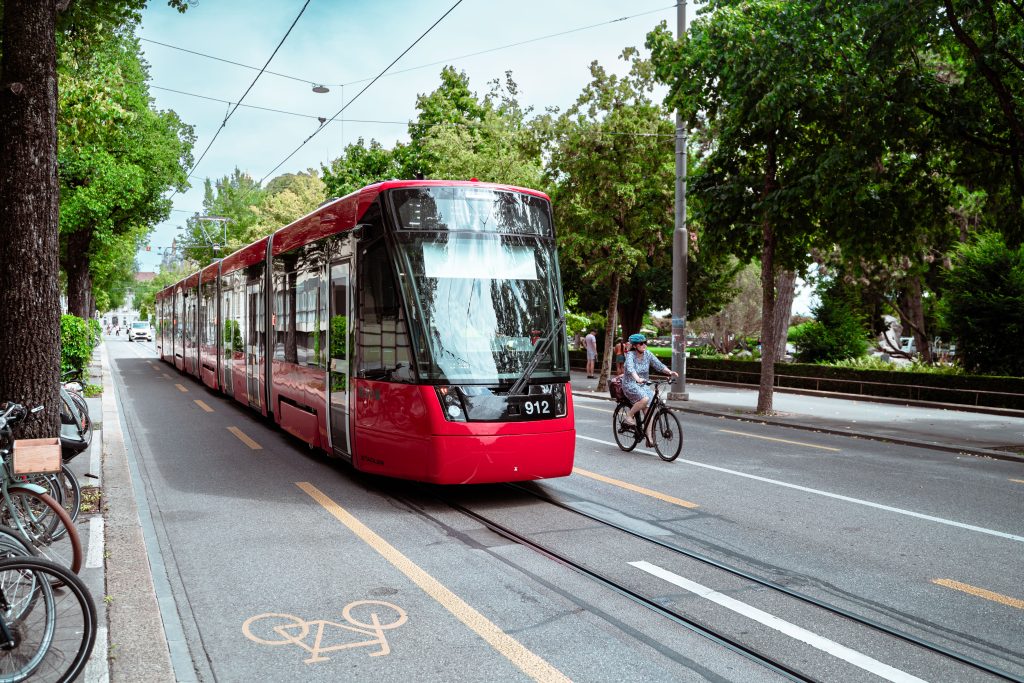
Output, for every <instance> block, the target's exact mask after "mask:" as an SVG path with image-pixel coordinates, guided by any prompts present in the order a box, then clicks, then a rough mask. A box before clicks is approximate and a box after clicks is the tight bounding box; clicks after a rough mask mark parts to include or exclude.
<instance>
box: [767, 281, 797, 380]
mask: <svg viewBox="0 0 1024 683" xmlns="http://www.w3.org/2000/svg"><path fill="white" fill-rule="evenodd" d="M775 291H776V299H775V359H776V360H778V359H779V358H782V357H783V356H785V355H786V337H787V335H788V334H789V319H790V318H791V317H793V297H794V295H795V294H796V273H794V272H793V271H791V270H780V271H779V272H778V275H777V279H776V281H775ZM761 341H762V344H761V347H762V349H763V348H764V343H763V342H764V340H763V339H762V340H761ZM763 353H764V352H763V351H762V354H763Z"/></svg>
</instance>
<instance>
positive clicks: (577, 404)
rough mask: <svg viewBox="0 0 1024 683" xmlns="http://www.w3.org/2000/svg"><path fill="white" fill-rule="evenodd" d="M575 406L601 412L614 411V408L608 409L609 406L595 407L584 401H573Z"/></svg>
mask: <svg viewBox="0 0 1024 683" xmlns="http://www.w3.org/2000/svg"><path fill="white" fill-rule="evenodd" d="M573 407H574V408H586V409H587V410H596V411H597V412H599V413H614V412H615V411H614V410H608V409H607V408H595V407H594V406H588V405H584V404H582V403H576V402H575V401H574V402H573Z"/></svg>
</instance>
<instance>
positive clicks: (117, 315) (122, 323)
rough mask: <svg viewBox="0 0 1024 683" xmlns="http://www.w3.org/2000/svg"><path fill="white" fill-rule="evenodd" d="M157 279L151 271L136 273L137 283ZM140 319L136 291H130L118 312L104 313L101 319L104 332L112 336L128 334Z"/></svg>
mask: <svg viewBox="0 0 1024 683" xmlns="http://www.w3.org/2000/svg"><path fill="white" fill-rule="evenodd" d="M155 277H156V273H154V272H151V271H145V272H141V273H135V282H137V283H138V282H149V281H150V280H152V279H153V278H155ZM139 318H140V316H139V311H138V309H137V308H136V307H135V291H134V290H129V291H128V293H127V295H125V298H124V304H122V305H121V307H120V308H118V309H117V310H116V311H107V312H106V313H104V314H103V317H102V318H101V319H100V325H102V326H103V331H104V332H106V331H107V330H109V331H110V334H115V333H116V332H117V331H120V332H121V333H122V334H127V332H128V328H129V327H131V324H132V323H133V322H135V321H136V320H139Z"/></svg>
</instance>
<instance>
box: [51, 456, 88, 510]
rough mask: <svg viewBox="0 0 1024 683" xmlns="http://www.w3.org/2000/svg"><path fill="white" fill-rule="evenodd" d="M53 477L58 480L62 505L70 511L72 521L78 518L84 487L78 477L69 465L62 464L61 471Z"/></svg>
mask: <svg viewBox="0 0 1024 683" xmlns="http://www.w3.org/2000/svg"><path fill="white" fill-rule="evenodd" d="M53 477H54V479H56V480H57V484H58V489H59V490H60V504H61V506H62V507H63V508H64V509H65V510H67V511H68V517H70V518H71V521H72V522H74V521H76V520H78V513H79V511H80V509H81V507H82V487H81V485H79V483H78V477H76V476H75V473H74V472H72V471H71V470H70V469H68V466H67V465H61V466H60V473H59V474H55V475H53Z"/></svg>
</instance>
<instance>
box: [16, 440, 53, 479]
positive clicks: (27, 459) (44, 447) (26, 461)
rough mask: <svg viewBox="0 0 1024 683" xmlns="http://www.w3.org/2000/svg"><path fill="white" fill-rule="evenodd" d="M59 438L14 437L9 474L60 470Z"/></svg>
mask: <svg viewBox="0 0 1024 683" xmlns="http://www.w3.org/2000/svg"><path fill="white" fill-rule="evenodd" d="M60 465H61V457H60V439H15V440H14V455H13V457H12V458H11V474H15V475H20V474H55V473H57V472H60Z"/></svg>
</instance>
